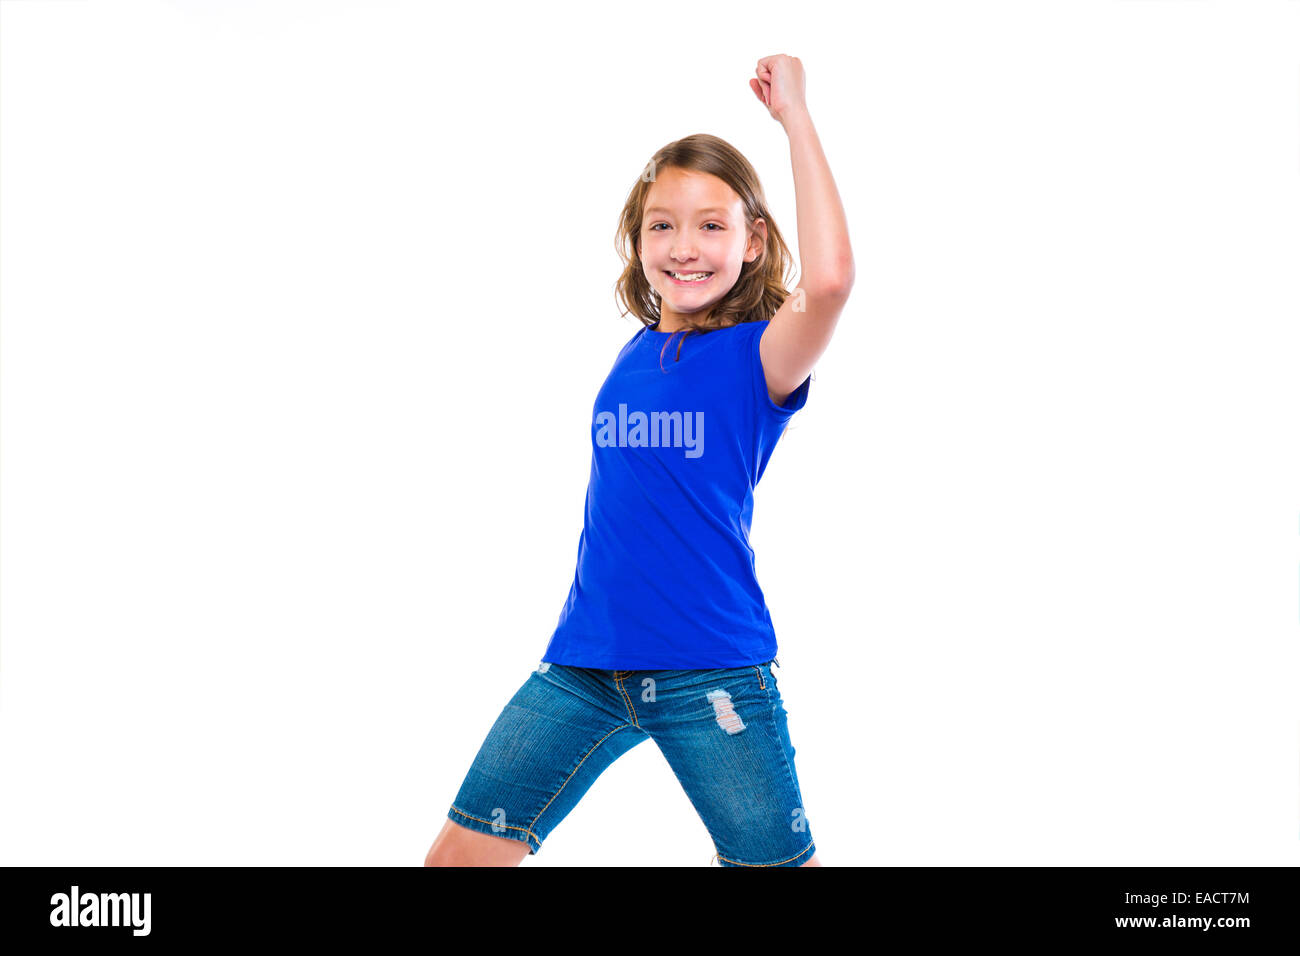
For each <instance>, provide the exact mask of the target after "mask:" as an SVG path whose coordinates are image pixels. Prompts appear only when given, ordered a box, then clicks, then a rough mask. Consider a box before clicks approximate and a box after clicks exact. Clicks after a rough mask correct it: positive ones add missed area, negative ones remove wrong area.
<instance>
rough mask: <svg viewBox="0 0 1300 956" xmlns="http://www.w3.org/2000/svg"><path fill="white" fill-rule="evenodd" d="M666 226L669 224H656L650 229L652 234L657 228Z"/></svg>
mask: <svg viewBox="0 0 1300 956" xmlns="http://www.w3.org/2000/svg"><path fill="white" fill-rule="evenodd" d="M666 225H668V223H666V222H657V223H655V224H654V225H653V226H651V227H650V232H655V231H656V227H657V226H666Z"/></svg>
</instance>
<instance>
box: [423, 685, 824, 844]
mask: <svg viewBox="0 0 1300 956" xmlns="http://www.w3.org/2000/svg"><path fill="white" fill-rule="evenodd" d="M772 663H773V661H768V662H766V663H763V664H751V665H748V666H745V667H732V668H726V669H719V670H660V671H654V670H646V671H608V670H595V669H592V668H586V667H570V666H568V665H565V664H555V663H542V664H541V665H540V666H538V668H537V670H535V671H534V672H533V673H531V674H529V675H528V679H527V680H525V681H524V683H523V686H522V687H520V688H519V690H518V691H517V692H516V693H515V695H514V697H512V698H511V699H510V702H509V703H508V704H506V706H505V709H504V710H502V711H501V715H500V716H499V717H498V718H497V720H496V723H494V724H493V725H492V729H491V730H490V731H489V732H488V735H487V739H486V740H484V741H483V746H482V747H480V748H479V752H478V755H477V756H476V757H475V758H474V763H473V765H472V766H471V767H470V769H469V773H468V774H467V775H466V777H465V781H464V783H462V784H461V788H460V791H459V792H458V793H457V794H456V799H455V800H454V801H453V803H452V806H451V809H450V810H449V811H448V812H447V816H448V818H449V819H451V820H453V821H455V822H456V823H459V824H460V825H462V826H465V827H468V828H469V829H471V830H477V831H479V832H481V833H489V834H492V835H494V836H500V837H508V838H510V839H514V840H519V841H521V842H524V843H527V844H528V847H529V853H531V854H535V853H536V852H537V851H538V850H540V849H541V846H542V841H543V840H545V839H546V837H547V834H549V833H550V832H551V831H552V830H553V829H555V827H556V826H558V825H559V823H560V821H561V820H563V819H564V818H565V817H566V816H567V815H568V813H569V811H570V810H572V809H573V808H574V807H575V806H576V805H577V803H578V801H579V800H580V799H582V795H583V794H584V793H586V792H587V790H589V789H590V788H591V785H592V784H593V783H595V782H596V778H597V777H599V776H600V774H601V772H602V771H603V770H604V769H605V768H606V767H608V766H609V765H610V764H612V763H613V762H614V761H615V760H617V759H618V758H619V757H620V756H622V755H623V754H624V753H626V752H627V751H629V750H631V749H632V748H633V747H635V746H636V745H637V744H639V743H641V742H642V741H644V740H646V739H647V738H648V739H651V740H653V741H654V742H655V743H656V744H657V745H658V747H659V750H660V752H661V753H662V754H663V755H664V757H665V758H666V759H667V761H668V765H669V766H670V767H671V768H672V770H673V773H675V774H676V775H677V779H678V780H679V781H680V782H681V785H682V788H683V789H684V790H685V791H686V796H687V797H688V798H689V799H690V801H691V803H692V805H693V806H694V807H695V810H696V812H698V813H699V815H700V819H701V820H702V821H703V822H704V826H705V828H706V829H707V830H708V832H709V836H710V837H711V838H712V839H713V844H714V849H715V850H716V851H717V853H716V855H715V859H716V860H717V862H718V863H719V865H721V866H800V865H801V864H803V863H806V862H807V861H808V860H809V859H811V858H812V855H813V854H814V853H815V852H816V848H815V847H814V846H813V839H812V833H811V831H810V830H809V827H808V820H807V817H806V815H805V814H804V806H803V800H802V798H801V797H800V795H799V780H798V778H797V777H796V776H795V771H794V747H793V746H792V745H791V744H790V735H789V731H788V730H787V728H786V712H785V707H784V706H783V703H782V701H781V694H780V692H779V691H778V690H777V686H776V677H775V676H773V673H772V666H771V665H772ZM634 822H635V821H629V823H634ZM710 862H712V860H710Z"/></svg>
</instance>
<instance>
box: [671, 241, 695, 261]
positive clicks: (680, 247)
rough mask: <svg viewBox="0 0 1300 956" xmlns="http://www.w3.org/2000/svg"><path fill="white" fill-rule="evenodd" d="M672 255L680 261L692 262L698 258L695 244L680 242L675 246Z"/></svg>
mask: <svg viewBox="0 0 1300 956" xmlns="http://www.w3.org/2000/svg"><path fill="white" fill-rule="evenodd" d="M672 257H673V258H674V259H676V260H677V261H678V262H691V261H692V260H694V259H695V258H696V252H695V244H694V243H688V242H679V243H677V244H676V245H674V246H673V250H672Z"/></svg>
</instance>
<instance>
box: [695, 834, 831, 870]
mask: <svg viewBox="0 0 1300 956" xmlns="http://www.w3.org/2000/svg"><path fill="white" fill-rule="evenodd" d="M812 845H813V841H811V840H809V841H808V845H807V846H806V847H804V848H803V849H802V850H800V851H799V852H798V853H796V854H795V855H794V856H788V857H786V858H785V859H784V860H778V861H777V862H775V863H741V862H740V861H739V860H733V859H731V858H730V857H726V856H723V855H722V854H721V853H719V854H718V859H719V860H726V861H727V862H728V863H734V864H735V865H736V866H781V865H782V864H783V863H789V862H790V861H791V860H797V859H799V857H801V856H803V855H804V854H805V853H807V852H808V851H809V850H810V849H812Z"/></svg>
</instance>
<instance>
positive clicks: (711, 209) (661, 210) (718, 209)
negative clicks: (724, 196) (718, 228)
mask: <svg viewBox="0 0 1300 956" xmlns="http://www.w3.org/2000/svg"><path fill="white" fill-rule="evenodd" d="M652 212H657V213H662V214H663V215H665V216H671V215H672V213H671V212H670V211H669V210H667V209H664V208H663V207H662V206H651V207H649V208H648V209H646V211H645V214H646V215H647V216H648V215H650V214H651V213H652ZM696 212H699V213H706V212H712V213H722V215H724V216H725V215H727V213H728V212H730V210H728V209H723V208H722V207H721V206H707V207H705V208H704V209H697V210H696Z"/></svg>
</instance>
